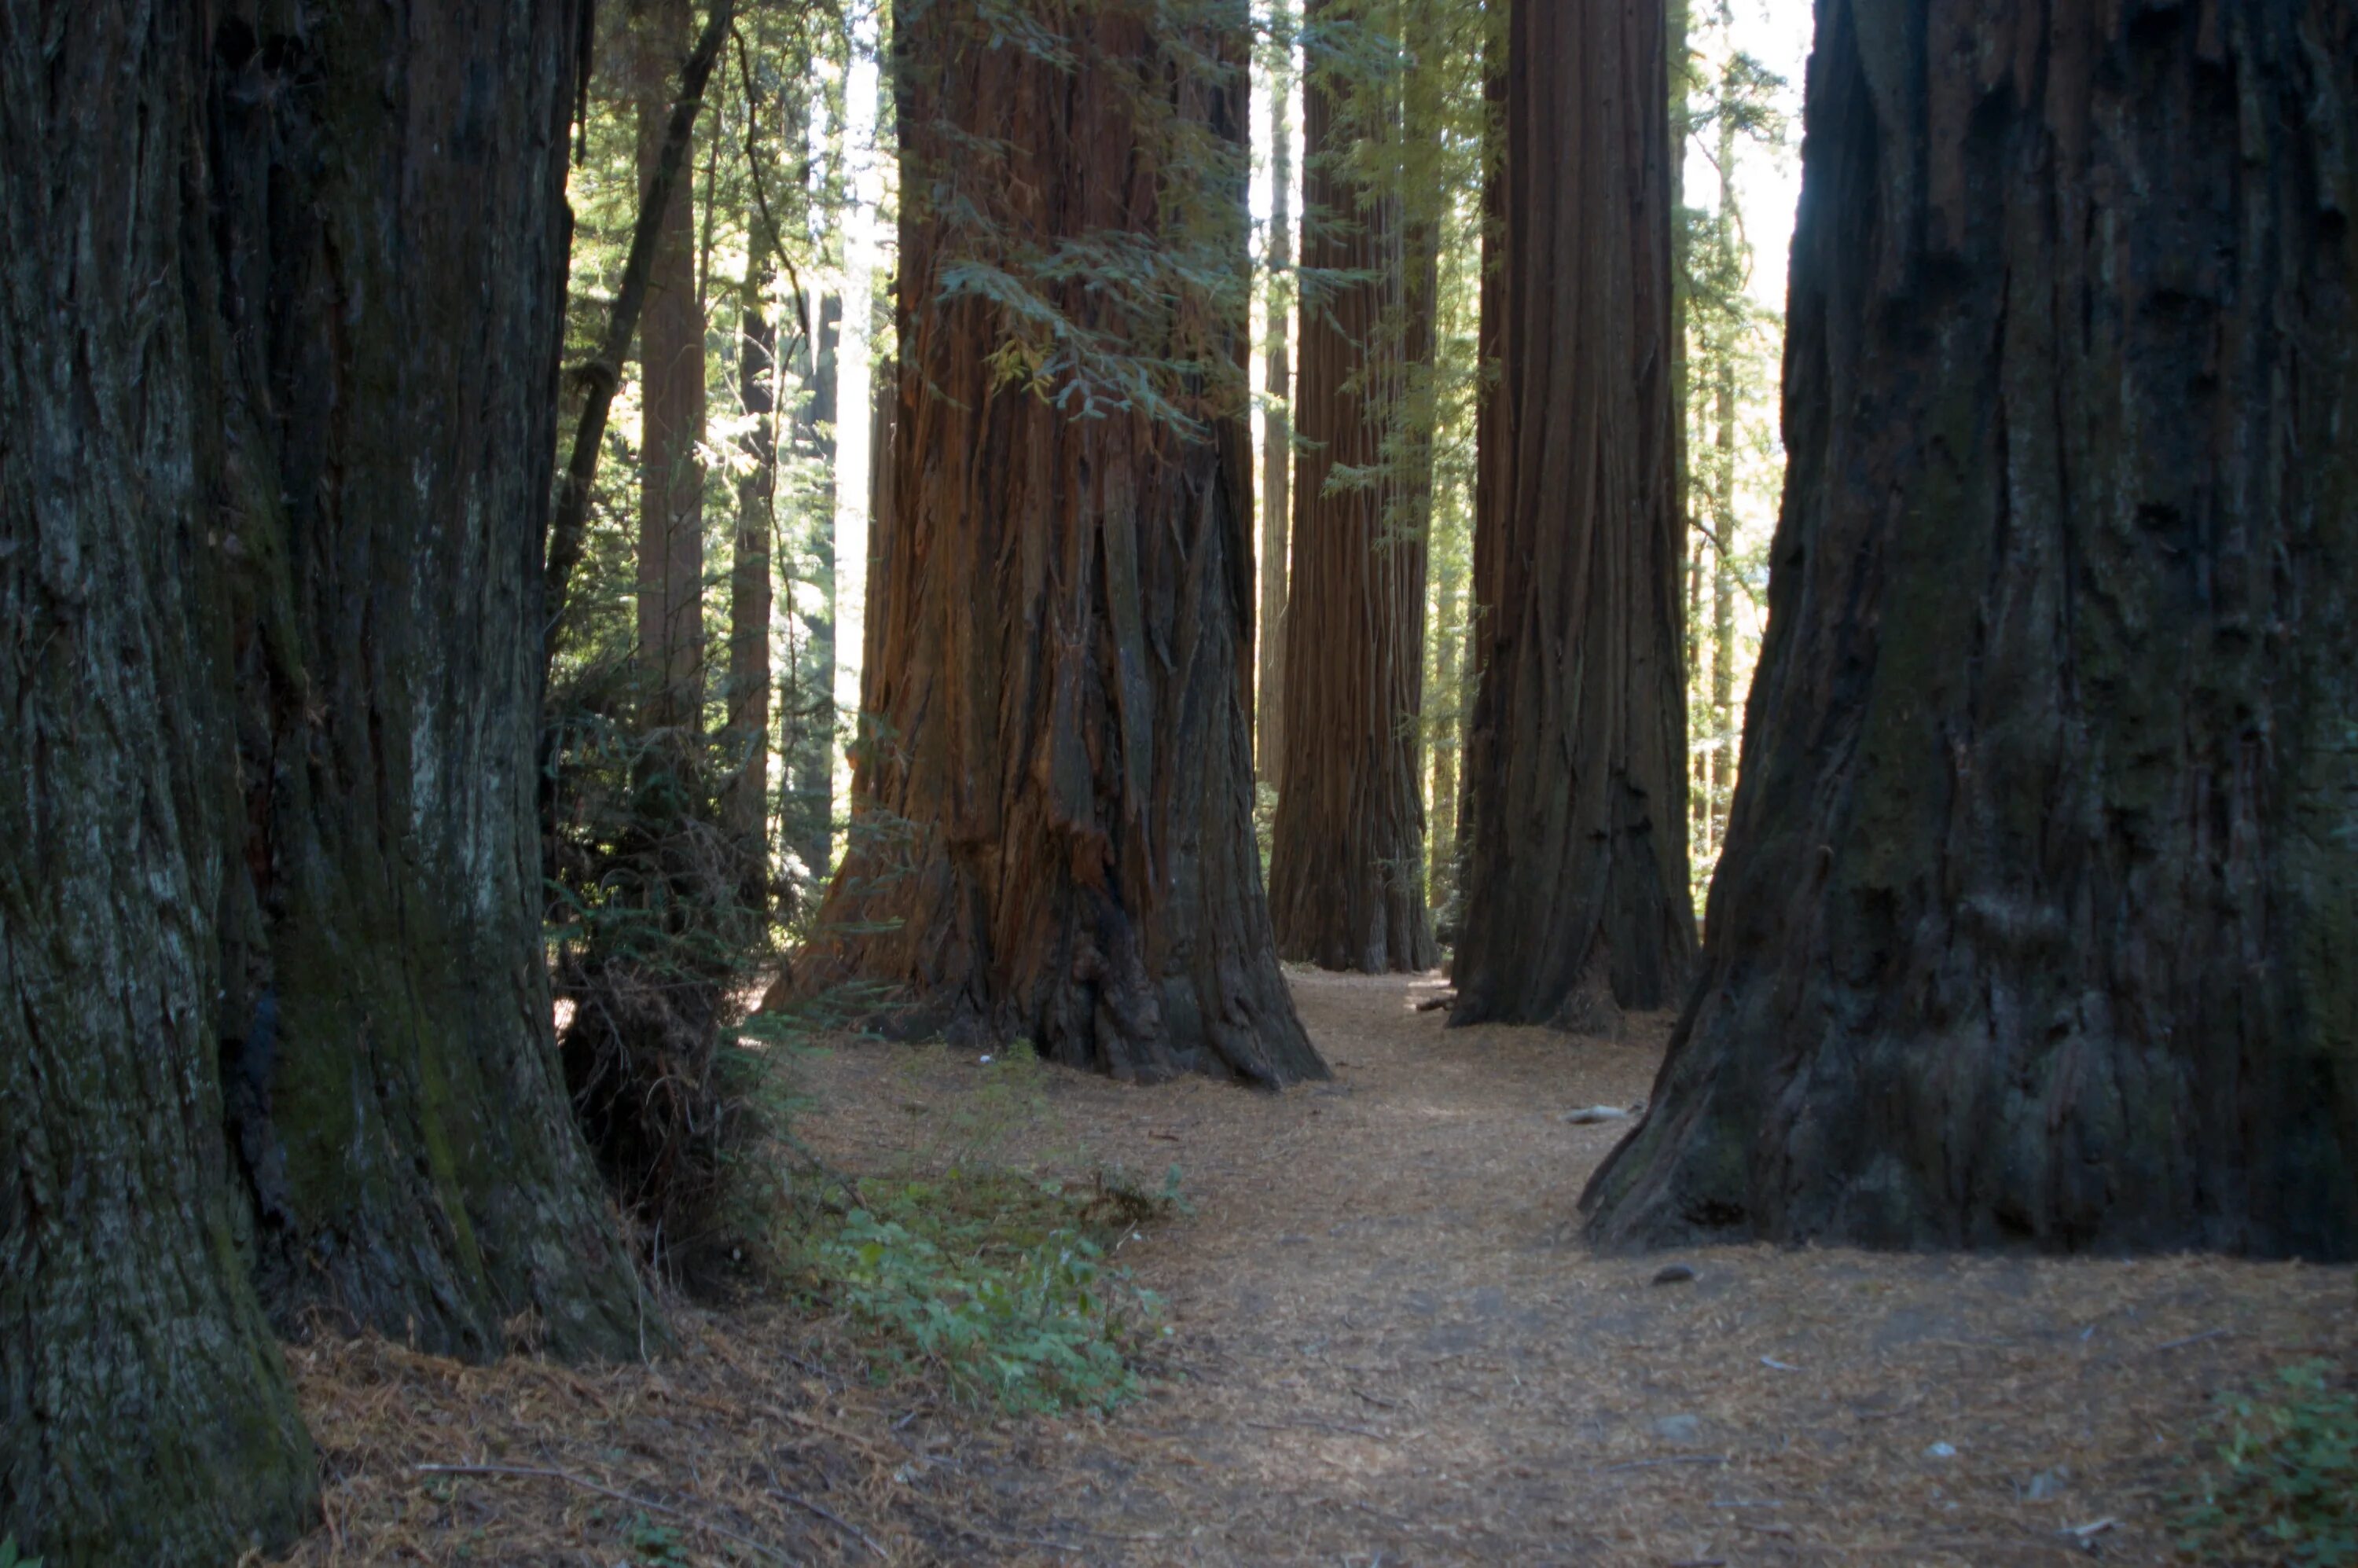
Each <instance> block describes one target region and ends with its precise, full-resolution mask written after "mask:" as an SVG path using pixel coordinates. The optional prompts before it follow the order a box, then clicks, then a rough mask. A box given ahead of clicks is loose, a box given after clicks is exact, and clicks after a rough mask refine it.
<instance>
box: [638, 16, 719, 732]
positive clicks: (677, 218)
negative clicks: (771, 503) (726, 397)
mask: <svg viewBox="0 0 2358 1568" xmlns="http://www.w3.org/2000/svg"><path fill="white" fill-rule="evenodd" d="M631 35H632V49H633V62H634V71H633V75H634V87H635V92H636V97H637V100H638V132H639V182H640V185H641V187H642V188H644V186H645V185H646V184H647V183H648V182H649V181H650V180H651V179H652V178H653V177H654V169H655V164H656V162H657V160H658V159H659V158H660V157H662V154H663V144H664V134H665V129H666V127H667V126H668V125H669V124H670V120H671V106H672V99H673V96H674V89H675V87H676V83H677V81H678V80H679V63H680V61H681V60H682V59H684V58H686V57H687V53H688V49H689V46H690V45H691V44H692V43H693V42H694V40H695V37H696V30H695V25H694V17H693V16H692V14H691V11H690V8H689V0H633V12H632V17H631ZM694 161H695V160H694V157H693V156H691V157H690V158H689V163H690V165H691V166H693V164H694ZM688 194H689V193H688V192H687V190H686V189H682V190H681V191H680V192H679V193H678V195H677V196H676V198H675V199H674V200H671V201H669V202H666V203H665V206H664V213H663V226H662V228H661V229H660V230H659V231H658V232H657V236H656V243H655V251H654V270H653V272H652V273H651V275H650V276H649V278H648V286H647V302H646V308H645V311H644V314H643V315H642V316H641V318H640V321H639V368H640V386H639V409H640V420H641V428H640V437H639V574H638V575H639V653H640V657H641V659H642V661H643V662H644V668H645V670H646V676H647V708H646V710H645V711H646V717H647V721H648V722H649V724H650V725H652V726H654V727H657V728H665V729H681V730H694V729H696V728H697V727H698V725H699V724H700V723H701V721H702V717H703V708H704V464H703V460H702V459H701V457H700V456H699V455H698V447H699V446H700V445H701V444H702V442H703V440H704V407H705V390H704V305H703V301H702V299H701V297H699V295H698V289H697V265H696V262H697V247H696V211H695V203H694V202H693V201H691V200H687V197H688ZM706 203H707V206H708V207H709V205H710V192H709V190H708V191H707V195H706ZM683 754H684V753H683Z"/></svg>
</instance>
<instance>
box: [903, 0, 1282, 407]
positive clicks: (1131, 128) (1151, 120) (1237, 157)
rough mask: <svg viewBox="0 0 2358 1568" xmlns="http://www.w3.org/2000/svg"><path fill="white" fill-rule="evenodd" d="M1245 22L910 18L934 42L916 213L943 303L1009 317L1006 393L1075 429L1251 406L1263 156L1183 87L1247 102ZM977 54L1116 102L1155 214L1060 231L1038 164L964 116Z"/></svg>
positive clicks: (1132, 17) (914, 63)
mask: <svg viewBox="0 0 2358 1568" xmlns="http://www.w3.org/2000/svg"><path fill="white" fill-rule="evenodd" d="M1245 23H1246V14H1245V9H1244V6H1243V5H1242V4H1241V3H1240V0H1152V3H1140V0H1098V3H1097V4H1095V5H1088V6H1082V7H1073V8H1067V7H1063V6H1059V5H1047V4H1043V3H1042V0H914V3H912V4H909V5H904V6H903V7H902V9H901V12H900V14H899V16H898V25H899V26H900V27H901V28H902V30H903V37H904V38H910V39H914V40H919V41H917V42H915V43H913V45H912V47H910V48H908V49H904V50H903V51H902V52H901V54H900V56H899V58H898V59H897V61H896V63H897V66H898V68H899V71H900V74H901V80H900V81H899V82H898V83H897V87H898V92H899V94H900V102H901V103H902V104H903V108H904V110H905V112H906V114H907V115H908V116H909V118H908V119H907V120H905V121H904V123H903V144H902V147H901V167H902V183H901V200H902V201H903V203H905V204H906V210H907V211H909V212H910V213H911V214H912V215H913V216H915V217H918V218H921V219H923V220H925V221H927V222H930V223H932V224H933V225H934V226H935V229H936V235H935V240H934V243H935V245H936V247H937V254H936V257H935V259H934V261H933V264H932V265H933V268H934V276H933V280H932V281H933V286H934V287H936V290H937V291H938V297H939V298H940V299H941V300H942V301H944V302H949V301H954V300H958V299H972V300H977V301H979V302H981V303H982V304H984V305H986V306H988V307H989V308H990V319H991V327H990V330H991V332H992V335H993V338H994V342H993V347H992V351H991V356H990V357H991V363H992V366H993V368H994V370H995V372H996V373H997V375H998V377H999V380H1000V383H1001V384H1002V385H1010V384H1011V385H1016V386H1020V387H1022V388H1024V389H1026V390H1028V391H1029V392H1031V393H1032V394H1033V395H1036V396H1039V397H1041V398H1042V399H1044V400H1045V401H1047V402H1049V403H1051V404H1053V405H1055V406H1056V407H1057V408H1059V409H1061V410H1064V411H1065V413H1067V414H1068V415H1070V416H1073V417H1076V418H1101V417H1107V416H1113V415H1125V416H1141V417H1143V418H1146V419H1148V420H1151V421H1152V422H1154V423H1156V424H1160V425H1163V426H1165V427H1169V428H1172V429H1174V430H1177V431H1180V432H1182V433H1184V434H1186V435H1189V436H1197V435H1200V434H1202V433H1203V431H1204V429H1205V428H1206V424H1207V422H1208V421H1209V420H1211V419H1215V418H1217V417H1220V416H1224V415H1226V414H1228V413H1230V412H1233V411H1234V410H1235V409H1237V408H1238V407H1239V406H1241V404H1242V401H1243V396H1244V382H1243V377H1242V375H1241V374H1240V373H1239V369H1240V367H1239V366H1238V364H1237V362H1236V361H1235V358H1234V356H1233V354H1232V352H1231V350H1232V347H1233V344H1232V343H1231V341H1230V334H1231V332H1232V331H1233V330H1234V328H1235V326H1236V325H1237V324H1238V323H1241V322H1242V321H1243V320H1244V319H1245V314H1246V311H1245V304H1246V298H1245V291H1246V288H1247V287H1248V277H1247V274H1246V270H1245V268H1244V267H1243V266H1242V265H1241V263H1242V262H1243V259H1244V254H1245V235H1244V228H1245V214H1244V211H1243V207H1244V204H1243V201H1242V200H1241V196H1242V192H1243V190H1244V189H1245V182H1246V174H1247V170H1246V168H1245V157H1244V153H1243V150H1242V149H1241V148H1240V147H1238V146H1236V145H1235V144H1233V143H1232V142H1230V141H1229V140H1228V138H1227V136H1226V135H1224V134H1223V132H1222V130H1221V129H1220V128H1218V127H1217V126H1216V125H1215V124H1212V123H1211V122H1210V121H1209V119H1208V118H1207V117H1206V115H1205V114H1203V112H1202V110H1201V107H1200V106H1201V103H1203V101H1204V100H1203V98H1201V97H1199V95H1198V93H1197V92H1195V91H1187V92H1174V91H1172V90H1171V86H1170V83H1171V82H1173V81H1177V82H1182V83H1186V84H1189V85H1190V87H1191V88H1195V87H1200V89H1201V90H1202V92H1204V93H1206V94H1208V93H1212V92H1217V91H1219V90H1222V89H1228V90H1231V91H1233V90H1235V89H1238V88H1239V87H1241V85H1242V80H1241V79H1242V76H1243V71H1242V69H1241V62H1240V61H1238V60H1237V59H1232V58H1230V51H1229V49H1228V46H1229V44H1230V43H1231V42H1233V41H1240V40H1241V39H1242V38H1243V37H1244V34H1245ZM973 49H981V50H986V51H989V52H990V53H991V54H992V55H994V56H996V57H998V59H996V60H995V61H994V63H993V64H992V65H991V66H990V67H989V68H988V69H990V70H999V71H1012V70H1029V69H1035V68H1043V67H1044V68H1045V69H1047V70H1052V71H1055V72H1059V73H1064V74H1068V75H1071V76H1074V77H1076V78H1082V79H1086V80H1087V81H1089V82H1090V84H1091V85H1090V90H1089V94H1088V96H1093V95H1100V94H1102V95H1110V97H1111V98H1112V99H1113V100H1114V101H1115V103H1116V112H1115V117H1116V118H1117V119H1118V121H1119V122H1120V124H1121V129H1122V131H1123V132H1126V133H1127V135H1128V136H1129V137H1130V139H1131V140H1132V142H1133V146H1132V147H1131V148H1130V150H1129V151H1127V152H1126V153H1124V154H1122V155H1121V156H1122V157H1124V158H1125V160H1126V162H1127V163H1128V164H1129V165H1130V167H1131V168H1134V169H1136V170H1143V171H1148V172H1149V174H1150V177H1151V178H1152V183H1153V190H1154V195H1153V200H1152V204H1151V206H1149V207H1146V208H1143V209H1141V210H1138V211H1131V212H1129V213H1127V214H1125V216H1124V219H1123V221H1122V222H1120V224H1117V225H1107V226H1102V227H1096V228H1090V229H1086V230H1082V231H1079V232H1049V231H1048V230H1047V229H1045V228H1044V226H1043V224H1042V222H1040V220H1039V217H1038V215H1037V214H1036V213H1035V212H1034V211H1033V205H1034V204H1035V203H1036V200H1037V197H1038V192H1037V189H1036V188H1035V186H1034V183H1033V182H1034V180H1035V179H1036V178H1038V176H1037V174H1036V171H1035V170H1033V167H1032V165H1031V163H1030V162H1029V154H1030V151H1031V149H1025V148H1019V147H1015V146H1010V145H1008V144H1007V143H1005V142H1003V141H1001V140H999V139H996V138H993V137H989V136H984V135H976V134H974V132H973V131H972V130H971V129H970V128H969V127H968V126H965V125H962V124H957V123H956V119H955V112H954V111H951V112H946V111H945V108H944V103H945V100H946V99H948V98H955V96H956V90H955V87H954V84H953V82H952V80H951V78H952V76H953V75H954V73H956V72H958V71H963V70H968V69H969V67H968V64H967V62H966V60H965V59H964V57H965V56H966V55H967V54H968V51H970V50H973ZM1083 96H1085V95H1081V94H1076V98H1080V97H1083ZM912 132H914V135H911V134H910V133H912Z"/></svg>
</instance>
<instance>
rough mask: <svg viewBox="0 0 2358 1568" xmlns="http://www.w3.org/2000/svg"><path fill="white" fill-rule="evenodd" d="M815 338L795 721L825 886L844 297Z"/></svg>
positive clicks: (797, 767) (811, 840) (802, 807)
mask: <svg viewBox="0 0 2358 1568" xmlns="http://www.w3.org/2000/svg"><path fill="white" fill-rule="evenodd" d="M817 306H818V308H817V311H816V312H815V315H816V317H817V320H816V322H815V324H814V330H813V332H812V335H811V379H810V399H809V401H808V403H806V405H805V407H806V411H807V412H806V423H805V425H804V429H803V438H804V442H805V445H806V449H807V450H808V452H809V454H810V456H811V457H812V458H813V459H814V460H816V461H817V464H818V470H819V472H820V473H821V474H822V475H824V476H825V477H824V479H823V480H822V481H821V486H820V490H819V494H818V498H817V502H816V503H815V504H814V507H813V510H812V512H811V515H810V523H809V528H810V532H809V544H808V547H807V549H806V551H805V555H806V558H807V559H808V560H809V561H810V563H811V566H810V573H811V575H810V579H809V580H810V582H811V584H812V586H814V587H815V588H817V590H818V592H817V606H816V608H814V609H812V610H811V611H809V612H808V613H807V614H806V615H805V616H804V618H803V619H804V620H805V622H806V623H807V624H808V625H809V627H810V644H809V647H808V649H807V651H806V654H805V657H804V660H803V665H802V668H801V670H800V671H799V673H798V675H797V676H796V687H797V690H798V695H799V700H798V703H797V706H796V708H795V714H794V725H795V736H794V748H793V751H794V779H795V800H794V805H795V844H796V846H797V848H798V849H799V850H800V852H801V856H802V861H803V864H804V865H805V866H806V867H808V868H809V869H810V873H811V875H812V877H813V878H815V879H817V881H820V882H824V881H825V880H826V878H827V869H828V868H827V862H828V860H829V854H828V847H829V844H830V842H831V840H832V838H833V835H834V832H835V724H836V712H835V628H836V618H835V611H834V605H835V597H836V572H835V514H836V484H837V481H836V472H835V456H836V450H837V447H836V438H835V427H836V421H837V420H838V418H840V417H841V413H840V410H839V407H838V398H837V395H836V387H837V375H836V371H837V357H838V352H839V351H840V349H841V346H842V339H843V296H842V295H840V294H827V295H822V296H821V297H819V299H818V301H817Z"/></svg>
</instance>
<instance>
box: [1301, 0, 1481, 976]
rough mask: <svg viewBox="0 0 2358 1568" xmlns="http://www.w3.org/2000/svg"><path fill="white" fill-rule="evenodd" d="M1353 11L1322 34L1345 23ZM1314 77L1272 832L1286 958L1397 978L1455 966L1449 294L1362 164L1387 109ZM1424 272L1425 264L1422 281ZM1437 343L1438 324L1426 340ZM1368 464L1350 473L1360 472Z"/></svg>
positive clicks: (1326, 73)
mask: <svg viewBox="0 0 2358 1568" xmlns="http://www.w3.org/2000/svg"><path fill="white" fill-rule="evenodd" d="M1337 9H1338V7H1337V6H1336V5H1335V4H1334V3H1333V0H1326V3H1325V4H1313V5H1309V6H1307V7H1306V8H1305V10H1304V13H1303V19H1304V22H1305V24H1306V25H1308V26H1311V27H1318V26H1320V25H1322V24H1325V25H1332V24H1334V22H1335V21H1336V15H1335V13H1336V10H1337ZM1336 70H1337V68H1336V67H1333V66H1314V67H1313V68H1312V69H1311V70H1308V71H1307V72H1306V73H1305V75H1304V80H1303V114H1302V148H1303V196H1302V200H1303V208H1304V210H1305V212H1306V215H1307V219H1308V221H1307V222H1305V224H1304V226H1303V244H1302V265H1303V274H1302V276H1303V296H1302V309H1301V322H1302V366H1301V377H1300V382H1299V386H1298V391H1297V395H1296V397H1295V399H1294V404H1293V427H1294V432H1295V434H1296V436H1297V437H1298V438H1299V449H1298V450H1297V452H1296V454H1295V458H1294V485H1293V560H1292V563H1291V566H1290V568H1289V569H1288V570H1287V573H1286V601H1285V632H1286V637H1285V697H1284V711H1285V723H1284V733H1283V736H1282V745H1283V750H1282V753H1281V754H1280V758H1279V766H1278V773H1277V783H1278V797H1277V815H1276V818H1275V820H1274V822H1273V823H1272V824H1271V830H1270V867H1269V892H1270V915H1271V922H1272V923H1273V924H1274V925H1275V927H1276V931H1277V945H1278V951H1279V952H1280V953H1282V954H1283V955H1284V956H1285V957H1288V958H1293V959H1300V960H1303V961H1307V962H1311V963H1315V964H1318V965H1320V966H1322V967H1324V968H1330V969H1358V970H1363V971H1367V972H1369V973H1376V974H1381V973H1386V972H1389V971H1395V970H1411V971H1414V970H1422V969H1428V968H1432V967H1433V965H1435V964H1437V963H1438V962H1440V959H1441V952H1440V948H1439V947H1438V946H1437V945H1436V944H1435V943H1434V941H1433V919H1432V915H1431V914H1430V913H1429V912H1428V911H1427V910H1426V908H1425V900H1424V795H1423V791H1422V788H1421V787H1420V786H1421V784H1422V779H1421V776H1420V775H1421V773H1422V768H1421V766H1420V759H1421V757H1422V746H1421V744H1420V741H1421V739H1422V734H1421V727H1420V726H1421V720H1422V716H1423V707H1424V611H1425V604H1424V588H1425V581H1424V579H1425V557H1426V539H1425V524H1426V520H1427V519H1426V514H1425V511H1424V509H1423V506H1422V503H1423V502H1424V501H1425V500H1426V499H1427V498H1428V497H1427V496H1426V494H1425V493H1424V492H1422V491H1421V490H1420V488H1419V487H1420V485H1421V484H1426V485H1429V481H1430V477H1431V476H1430V465H1429V462H1428V464H1427V471H1426V472H1425V473H1424V474H1423V475H1422V476H1420V475H1416V474H1413V473H1411V472H1409V471H1407V469H1408V461H1407V451H1406V449H1408V448H1410V447H1412V445H1414V443H1413V442H1412V440H1411V439H1407V438H1406V437H1407V432H1405V431H1404V430H1403V429H1402V424H1403V422H1404V420H1405V419H1406V418H1407V417H1408V415H1407V411H1406V406H1405V395H1406V391H1407V377H1408V373H1409V372H1408V367H1409V364H1410V362H1411V361H1412V358H1413V357H1414V356H1415V355H1416V354H1417V353H1418V352H1419V351H1420V350H1422V351H1424V352H1426V353H1428V354H1429V352H1430V345H1431V340H1432V331H1431V321H1432V309H1433V297H1432V290H1431V287H1430V279H1429V278H1426V279H1423V280H1422V281H1423V282H1424V283H1425V287H1424V288H1423V289H1422V292H1421V293H1415V294H1412V289H1411V287H1410V266H1409V247H1408V243H1407V239H1408V236H1407V232H1406V206H1407V203H1406V201H1405V200H1404V198H1403V195H1402V193H1401V191H1400V190H1398V189H1383V187H1382V186H1381V185H1380V184H1379V183H1375V182H1372V181H1370V180H1368V179H1366V178H1361V177H1360V176H1359V175H1358V174H1357V173H1356V172H1355V171H1354V170H1353V169H1351V168H1349V167H1348V164H1347V159H1348V158H1349V157H1350V154H1351V150H1352V144H1353V142H1354V141H1355V140H1358V139H1361V138H1364V137H1366V136H1368V135H1370V134H1371V132H1372V129H1373V128H1372V127H1369V126H1367V125H1364V124H1356V123H1355V120H1356V119H1357V114H1354V113H1353V112H1352V111H1353V109H1354V108H1356V109H1357V113H1358V114H1367V113H1370V112H1373V113H1381V112H1383V111H1382V110H1380V109H1375V110H1371V109H1369V108H1368V105H1367V104H1366V103H1364V100H1366V99H1368V98H1371V97H1373V96H1375V95H1374V94H1369V93H1365V92H1362V93H1360V94H1357V95H1350V94H1347V92H1346V90H1345V88H1344V86H1343V84H1342V83H1340V82H1339V81H1336ZM1420 270H1422V269H1420ZM1420 329H1422V330H1421V331H1420ZM1339 470H1357V472H1356V474H1346V473H1344V472H1342V471H1339Z"/></svg>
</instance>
